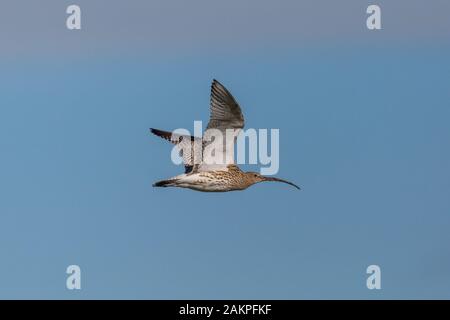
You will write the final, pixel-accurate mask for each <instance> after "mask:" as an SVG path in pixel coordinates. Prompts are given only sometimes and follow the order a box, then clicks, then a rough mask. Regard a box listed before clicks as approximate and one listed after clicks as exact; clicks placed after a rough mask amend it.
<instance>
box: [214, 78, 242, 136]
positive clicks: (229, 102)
mask: <svg viewBox="0 0 450 320" xmlns="http://www.w3.org/2000/svg"><path fill="white" fill-rule="evenodd" d="M210 111H211V114H210V118H209V123H208V127H207V129H211V128H214V129H219V130H225V129H242V128H244V116H243V115H242V111H241V107H239V104H238V103H237V102H236V100H235V99H234V97H233V96H232V95H231V93H230V92H229V91H228V90H227V89H226V88H225V87H224V86H223V85H222V84H221V83H220V82H219V81H217V80H215V79H214V80H213V82H212V84H211V100H210Z"/></svg>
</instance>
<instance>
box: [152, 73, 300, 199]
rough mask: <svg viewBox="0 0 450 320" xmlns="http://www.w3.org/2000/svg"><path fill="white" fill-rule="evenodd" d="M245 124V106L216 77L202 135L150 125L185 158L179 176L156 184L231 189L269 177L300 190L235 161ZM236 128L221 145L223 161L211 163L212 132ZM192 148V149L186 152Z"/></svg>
mask: <svg viewBox="0 0 450 320" xmlns="http://www.w3.org/2000/svg"><path fill="white" fill-rule="evenodd" d="M243 128H244V116H243V114H242V110H241V107H240V106H239V104H238V103H237V101H236V99H235V98H234V97H233V96H232V95H231V93H230V92H229V91H228V90H227V89H226V88H225V86H223V85H222V84H221V83H220V82H219V81H217V80H216V79H213V81H212V84H211V96H210V118H209V123H208V126H207V128H206V131H205V132H204V134H203V136H202V137H194V136H189V135H182V134H178V133H176V132H170V131H164V130H159V129H155V128H150V131H151V133H153V134H155V135H156V136H159V137H161V138H163V139H165V140H167V141H169V142H171V143H173V144H175V145H176V146H177V147H178V148H179V150H180V154H181V155H182V158H183V163H184V167H185V172H184V173H183V174H180V175H177V176H175V177H172V178H169V179H165V180H161V181H158V182H155V183H154V184H153V187H179V188H188V189H192V190H195V191H202V192H228V191H238V190H245V189H247V188H248V187H250V186H252V185H254V184H256V183H259V182H265V181H276V182H283V183H286V184H289V185H291V186H293V187H295V188H297V189H299V190H300V187H299V186H297V185H296V184H294V183H292V182H290V181H287V180H284V179H280V178H276V177H271V176H263V175H261V174H259V173H257V172H244V171H242V170H241V169H240V168H239V167H238V166H237V165H236V164H235V163H234V155H233V153H234V143H235V142H236V136H237V135H238V134H239V132H240V131H241V130H242V129H243ZM229 129H232V130H235V136H234V137H233V139H228V140H231V142H230V141H226V142H225V144H222V145H221V146H219V147H217V148H216V149H217V150H216V151H215V152H216V153H218V154H219V155H220V153H223V154H222V156H224V157H225V159H226V160H225V161H223V163H219V164H217V163H211V161H208V160H209V159H208V157H209V155H208V154H207V153H206V152H205V151H206V149H207V147H208V146H212V147H216V146H215V145H214V143H216V144H217V142H216V140H212V139H210V136H211V135H212V134H210V132H214V130H216V132H217V130H218V131H219V132H220V133H223V135H224V136H225V131H226V130H229ZM186 150H187V151H189V152H186Z"/></svg>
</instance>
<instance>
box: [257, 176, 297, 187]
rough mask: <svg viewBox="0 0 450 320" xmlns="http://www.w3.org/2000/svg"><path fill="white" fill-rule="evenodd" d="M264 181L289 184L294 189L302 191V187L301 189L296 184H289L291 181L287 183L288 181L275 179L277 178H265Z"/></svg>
mask: <svg viewBox="0 0 450 320" xmlns="http://www.w3.org/2000/svg"><path fill="white" fill-rule="evenodd" d="M264 180H265V181H278V182H283V183H287V184H290V185H291V186H293V187H295V188H297V189H299V190H300V187H299V186H298V185H296V184H294V183H292V182H289V181H287V180H283V179H280V178H275V177H264Z"/></svg>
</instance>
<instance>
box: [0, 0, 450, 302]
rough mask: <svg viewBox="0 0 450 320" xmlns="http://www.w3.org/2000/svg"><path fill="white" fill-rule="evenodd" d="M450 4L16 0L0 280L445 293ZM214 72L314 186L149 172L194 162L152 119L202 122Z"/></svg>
mask: <svg viewBox="0 0 450 320" xmlns="http://www.w3.org/2000/svg"><path fill="white" fill-rule="evenodd" d="M72 3H76V4H79V5H80V6H81V9H82V30H80V31H69V30H67V29H66V28H65V19H66V16H67V15H66V13H65V9H66V7H67V6H68V5H69V4H72ZM372 3H376V4H379V5H380V6H381V9H382V27H383V29H382V30H380V31H369V30H367V29H366V25H365V20H366V17H367V15H366V13H365V11H366V8H367V6H368V5H369V4H372ZM449 12H450V2H448V1H432V2H430V1H395V3H393V2H392V1H374V2H369V1H356V0H355V1H331V0H330V1H324V0H322V1H288V0H284V1H266V0H263V1H262V0H260V1H256V0H255V1H250V0H248V1H237V0H233V1H227V2H224V1H220V2H219V1H211V0H209V1H206V0H205V1H201V0H193V1H189V4H188V2H187V1H181V0H179V1H174V0H172V1H167V0H166V1H120V2H119V1H74V2H72V1H70V2H69V1H49V0H46V1H39V3H37V2H29V1H4V2H2V10H1V12H0V48H1V50H0V253H1V258H0V298H67V299H72V298H73V299H78V298H86V299H89V298H125V299H130V298H138V299H144V298H149V299H177V298H186V299H220V298H224V299H226V298H242V299H246V298H249V299H250V298H254V299H272V298H274V299H278V298H282V299H303V298H306V299H308V298H362V299H379V298H386V299H391V298H447V299H448V298H450V275H449V272H448V270H450V250H449V243H450V233H449V229H450V125H449V119H450V104H449V103H450V90H449V84H450V61H449V57H450V40H449V39H450V38H449V33H450V19H448V13H449ZM213 78H216V79H218V80H219V81H221V82H222V83H223V84H224V85H226V86H227V87H228V88H229V89H230V91H231V92H232V93H233V94H234V96H235V97H236V99H237V100H238V101H239V102H240V104H241V106H242V108H243V112H244V115H245V117H246V125H247V126H248V127H253V128H279V129H280V148H281V150H280V172H279V176H280V177H283V178H286V179H289V180H292V181H294V182H296V183H297V184H299V185H300V186H302V190H301V191H298V190H296V189H294V188H291V187H289V186H287V185H283V184H275V183H272V184H270V183H266V184H259V185H256V186H254V187H252V188H250V189H248V190H246V191H243V192H233V193H223V194H209V193H200V192H194V191H191V190H184V189H155V188H152V186H151V185H152V183H153V182H154V181H156V180H160V179H163V178H167V177H170V176H173V175H176V174H178V173H179V172H180V171H181V170H182V169H181V168H180V167H177V166H175V165H173V164H172V163H171V161H170V150H171V146H170V145H169V144H168V143H166V142H165V141H163V140H161V139H159V138H157V137H155V136H152V135H150V133H149V132H148V128H149V127H156V128H161V129H175V128H179V127H184V128H188V129H192V128H193V121H194V120H203V121H205V122H206V121H207V120H208V116H209V114H208V112H209V110H208V108H209V107H208V103H209V88H210V82H211V80H212V79H213ZM251 169H252V170H257V169H258V167H252V168H251ZM71 264H77V265H79V266H80V267H81V270H82V289H81V290H80V291H69V290H67V289H66V286H65V282H66V277H67V275H66V274H65V270H66V267H67V266H68V265H71ZM371 264H377V265H379V266H380V267H381V270H382V289H381V290H378V291H377V290H372V291H370V290H368V289H367V288H366V277H367V275H366V273H365V272H366V268H367V266H368V265H371Z"/></svg>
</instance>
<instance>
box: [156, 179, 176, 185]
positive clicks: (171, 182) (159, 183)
mask: <svg viewBox="0 0 450 320" xmlns="http://www.w3.org/2000/svg"><path fill="white" fill-rule="evenodd" d="M176 181H177V180H176V179H167V180H161V181H158V182H155V183H154V184H153V186H154V187H172V186H173V185H174V184H175V182H176Z"/></svg>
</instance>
